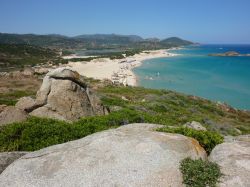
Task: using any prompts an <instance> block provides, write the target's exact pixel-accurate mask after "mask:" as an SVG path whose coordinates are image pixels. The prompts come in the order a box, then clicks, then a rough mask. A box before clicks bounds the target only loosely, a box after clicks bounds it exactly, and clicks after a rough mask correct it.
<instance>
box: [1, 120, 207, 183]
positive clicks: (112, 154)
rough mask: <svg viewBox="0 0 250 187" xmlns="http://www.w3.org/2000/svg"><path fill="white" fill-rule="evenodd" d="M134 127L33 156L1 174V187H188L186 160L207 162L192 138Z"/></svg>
mask: <svg viewBox="0 0 250 187" xmlns="http://www.w3.org/2000/svg"><path fill="white" fill-rule="evenodd" d="M158 127H160V126H159V125H154V124H143V123H140V124H129V125H124V126H121V127H119V128H117V129H110V130H106V131H102V132H99V133H95V134H92V135H89V136H87V137H85V138H82V139H79V140H75V141H71V142H67V143H64V144H59V145H55V146H51V147H48V148H45V149H41V150H39V151H35V152H32V153H28V154H26V155H25V156H23V157H21V158H20V159H18V160H17V161H15V162H14V163H12V164H11V165H10V166H9V167H8V168H6V169H5V170H4V172H3V173H2V174H1V175H0V181H1V182H0V186H9V187H12V186H13V187H16V186H25V187H31V186H36V187H40V186H41V187H44V186H54V187H57V186H75V187H77V186H85V187H92V186H103V187H106V186H121V187H123V186H124V187H127V186H130V187H137V186H145V187H147V186H150V187H151V186H158V187H165V186H175V187H179V186H183V184H182V175H181V172H180V170H179V164H180V161H181V160H182V159H184V158H186V157H191V158H193V159H197V158H202V159H205V158H206V153H205V151H204V149H203V148H202V147H201V146H200V145H199V143H198V142H197V141H196V140H194V139H192V138H189V137H185V136H183V135H179V134H168V133H163V132H157V131H155V130H154V129H156V128H158Z"/></svg>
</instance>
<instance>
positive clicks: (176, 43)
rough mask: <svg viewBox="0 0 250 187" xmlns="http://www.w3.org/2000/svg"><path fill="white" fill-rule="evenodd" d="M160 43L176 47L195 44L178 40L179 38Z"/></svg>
mask: <svg viewBox="0 0 250 187" xmlns="http://www.w3.org/2000/svg"><path fill="white" fill-rule="evenodd" d="M160 43H161V44H162V45H168V46H176V47H178V46H185V45H191V44H193V42H190V41H187V40H183V39H181V38H178V37H171V38H167V39H164V40H161V41H160Z"/></svg>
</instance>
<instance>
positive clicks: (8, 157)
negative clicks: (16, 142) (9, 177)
mask: <svg viewBox="0 0 250 187" xmlns="http://www.w3.org/2000/svg"><path fill="white" fill-rule="evenodd" d="M27 153H28V152H2V153H0V174H1V173H2V172H3V171H4V170H5V168H7V167H8V166H9V165H10V164H11V163H12V162H14V161H15V160H17V159H18V158H20V157H21V156H23V155H25V154H27Z"/></svg>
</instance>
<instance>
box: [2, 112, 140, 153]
mask: <svg viewBox="0 0 250 187" xmlns="http://www.w3.org/2000/svg"><path fill="white" fill-rule="evenodd" d="M142 120H143V119H142V117H141V116H140V114H138V113H136V112H134V111H131V110H122V111H119V112H113V113H111V114H109V115H107V116H94V117H86V118H83V119H81V120H79V121H77V122H74V123H67V122H64V121H59V120H53V119H46V118H37V117H31V118H29V119H28V120H27V121H25V122H19V123H13V124H9V125H7V126H2V127H0V152H2V151H35V150H38V149H41V148H44V147H48V146H51V145H55V144H60V143H64V142H67V141H71V140H76V139H79V138H82V137H85V136H87V135H89V134H92V133H95V132H99V131H102V130H106V129H109V128H115V127H118V126H120V125H125V124H128V123H136V122H142Z"/></svg>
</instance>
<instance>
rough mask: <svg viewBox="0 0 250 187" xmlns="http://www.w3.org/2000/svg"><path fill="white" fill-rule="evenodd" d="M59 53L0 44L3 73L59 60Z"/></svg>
mask: <svg viewBox="0 0 250 187" xmlns="http://www.w3.org/2000/svg"><path fill="white" fill-rule="evenodd" d="M58 56H59V55H58V52H57V51H55V50H51V49H48V48H42V47H38V46H32V45H28V44H0V68H1V71H4V70H5V69H9V68H15V67H19V68H20V67H23V66H27V65H36V64H40V63H46V62H49V61H53V62H56V61H57V60H59V57H58Z"/></svg>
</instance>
